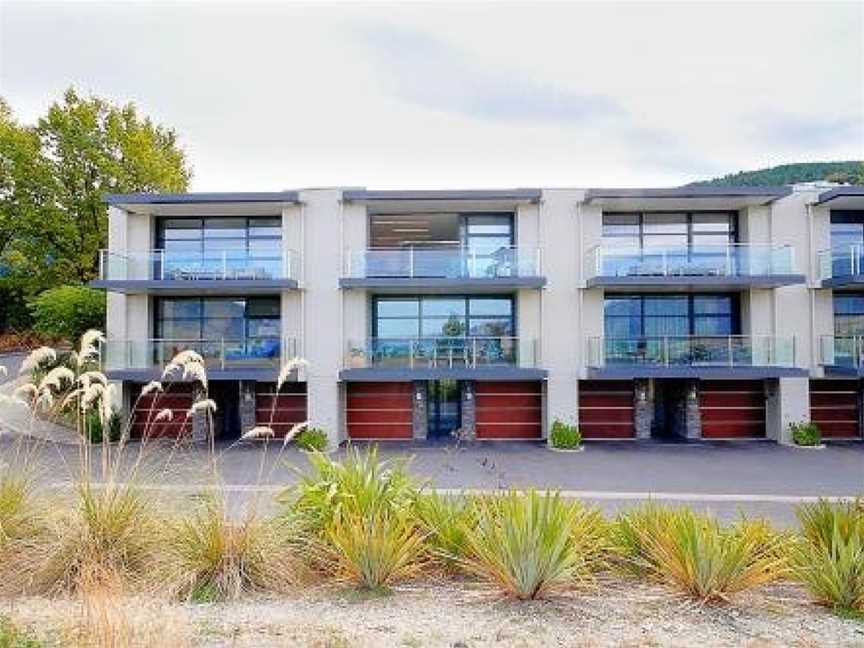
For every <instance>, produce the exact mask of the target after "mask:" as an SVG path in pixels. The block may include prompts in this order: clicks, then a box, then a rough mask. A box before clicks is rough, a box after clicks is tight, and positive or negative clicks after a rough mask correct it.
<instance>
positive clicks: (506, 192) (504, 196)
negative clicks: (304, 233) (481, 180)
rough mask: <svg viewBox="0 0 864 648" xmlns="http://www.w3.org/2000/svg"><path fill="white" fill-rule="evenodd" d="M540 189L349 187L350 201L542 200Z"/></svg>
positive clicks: (344, 193) (348, 196)
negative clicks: (379, 188) (375, 188)
mask: <svg viewBox="0 0 864 648" xmlns="http://www.w3.org/2000/svg"><path fill="white" fill-rule="evenodd" d="M540 194H541V190H540V189H393V190H388V189H384V190H369V189H348V190H346V191H345V192H343V194H342V197H343V199H344V200H348V201H372V200H381V201H386V200H528V201H533V202H537V201H539V200H540Z"/></svg>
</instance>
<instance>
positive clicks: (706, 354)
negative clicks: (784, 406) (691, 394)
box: [586, 335, 806, 378]
mask: <svg viewBox="0 0 864 648" xmlns="http://www.w3.org/2000/svg"><path fill="white" fill-rule="evenodd" d="M587 351H588V357H587V360H586V365H587V366H588V371H589V374H590V375H591V377H597V378H600V377H602V378H643V377H645V378H650V377H667V378H770V377H780V376H801V375H806V370H804V369H801V368H798V367H796V364H795V338H794V337H774V336H762V335H753V336H751V335H721V336H705V335H698V336H697V335H683V336H662V337H661V336H658V337H633V338H604V337H592V338H588V349H587Z"/></svg>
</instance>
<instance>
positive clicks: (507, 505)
mask: <svg viewBox="0 0 864 648" xmlns="http://www.w3.org/2000/svg"><path fill="white" fill-rule="evenodd" d="M475 509H476V515H475V517H474V519H473V520H472V521H471V523H470V524H469V525H466V526H465V536H466V551H467V557H466V558H465V559H464V561H463V564H464V566H465V568H466V570H467V571H469V572H471V573H473V574H475V575H476V576H479V577H480V578H482V579H484V580H486V581H489V582H491V583H494V584H495V585H497V586H498V587H499V588H501V590H502V591H503V592H504V593H506V594H507V595H509V596H513V597H515V598H518V599H523V600H524V599H533V598H538V597H541V596H543V595H544V594H547V593H549V592H551V591H554V590H558V589H565V588H567V587H571V586H574V585H575V584H577V582H578V581H579V579H580V577H585V576H588V573H589V565H588V563H587V561H586V555H585V553H584V552H583V551H582V548H583V547H584V544H583V543H582V542H581V541H580V537H581V536H583V535H585V534H586V529H584V528H580V524H579V522H580V518H578V517H577V513H578V510H577V507H576V506H574V505H572V504H568V503H567V502H565V501H564V500H562V499H561V498H560V496H558V495H557V494H547V495H539V494H538V493H536V492H534V491H532V492H530V493H527V494H524V495H522V494H519V493H515V492H510V493H508V494H506V495H501V496H495V497H487V498H482V499H479V500H477V502H476V505H475ZM592 519H596V518H589V517H584V518H581V521H582V522H589V523H590V521H591V520H592ZM587 532H590V533H591V534H592V535H593V531H587Z"/></svg>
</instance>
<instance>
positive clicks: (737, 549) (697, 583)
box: [619, 508, 787, 603]
mask: <svg viewBox="0 0 864 648" xmlns="http://www.w3.org/2000/svg"><path fill="white" fill-rule="evenodd" d="M628 515H631V514H625V516H624V521H623V522H621V521H619V532H620V529H622V528H623V529H626V531H624V534H625V536H626V535H627V534H630V535H629V537H630V538H631V539H632V544H631V545H630V548H631V550H632V551H634V555H633V558H634V559H635V560H634V564H635V565H637V566H638V569H639V570H640V571H644V573H645V574H647V575H648V576H650V577H651V578H653V579H654V580H656V581H658V582H660V583H663V584H665V585H668V586H670V587H672V588H673V589H676V590H678V591H680V592H681V593H683V594H685V595H687V596H689V597H691V598H694V599H696V600H698V601H700V602H704V603H720V602H727V601H729V599H730V597H731V596H733V595H735V594H737V593H740V592H743V591H745V590H749V589H752V588H755V587H758V586H761V585H764V584H766V583H769V582H771V581H773V580H776V579H777V578H780V577H781V576H783V575H785V574H786V573H787V561H786V558H785V556H784V555H783V552H782V547H783V545H784V543H785V542H787V539H786V538H785V536H783V535H781V534H776V533H773V532H772V531H771V530H770V528H769V527H768V526H767V525H766V524H765V523H764V522H762V521H758V520H756V521H751V520H742V521H741V522H739V523H737V524H735V525H732V526H730V527H725V528H724V527H722V526H721V525H720V523H719V522H717V520H715V519H714V518H712V517H711V516H708V515H703V514H700V513H696V512H694V511H692V510H690V509H687V508H680V509H672V510H667V509H661V508H645V509H642V510H641V511H637V512H636V513H635V514H633V518H632V519H629V520H628V519H627V518H628Z"/></svg>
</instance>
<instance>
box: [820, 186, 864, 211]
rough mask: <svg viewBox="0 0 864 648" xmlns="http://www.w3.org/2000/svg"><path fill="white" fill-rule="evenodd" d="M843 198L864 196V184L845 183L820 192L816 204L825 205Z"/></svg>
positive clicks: (863, 204)
mask: <svg viewBox="0 0 864 648" xmlns="http://www.w3.org/2000/svg"><path fill="white" fill-rule="evenodd" d="M841 198H864V186H862V185H844V186H842V187H834V188H833V189H829V190H828V191H824V192H822V193H821V194H819V200H818V201H817V202H816V204H817V205H824V204H825V203H828V202H832V201H838V200H840V199H841ZM862 206H864V202H862Z"/></svg>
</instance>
